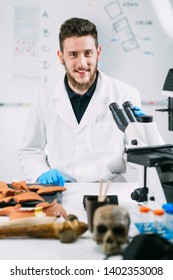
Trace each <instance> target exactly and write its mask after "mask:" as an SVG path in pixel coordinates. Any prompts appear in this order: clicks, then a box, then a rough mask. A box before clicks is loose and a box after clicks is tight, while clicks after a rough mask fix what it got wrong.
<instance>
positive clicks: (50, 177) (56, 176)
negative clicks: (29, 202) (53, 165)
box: [38, 169, 65, 186]
mask: <svg viewBox="0 0 173 280" xmlns="http://www.w3.org/2000/svg"><path fill="white" fill-rule="evenodd" d="M38 181H39V183H40V184H45V185H46V184H52V185H58V186H64V183H65V180H64V177H63V176H62V174H61V173H60V172H59V171H58V170H57V169H51V170H49V171H47V172H45V173H43V174H42V175H41V176H40V177H39V178H38Z"/></svg>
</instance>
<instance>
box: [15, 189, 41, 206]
mask: <svg viewBox="0 0 173 280" xmlns="http://www.w3.org/2000/svg"><path fill="white" fill-rule="evenodd" d="M14 200H15V201H16V202H17V203H21V202H26V201H34V200H35V201H36V200H38V201H44V199H43V198H42V197H41V196H40V195H38V194H37V193H35V192H25V193H21V194H18V195H15V196H14Z"/></svg>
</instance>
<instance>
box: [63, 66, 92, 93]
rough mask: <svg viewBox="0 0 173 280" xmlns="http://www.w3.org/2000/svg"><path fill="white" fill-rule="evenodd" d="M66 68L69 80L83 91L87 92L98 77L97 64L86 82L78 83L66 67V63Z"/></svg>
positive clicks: (77, 88)
mask: <svg viewBox="0 0 173 280" xmlns="http://www.w3.org/2000/svg"><path fill="white" fill-rule="evenodd" d="M64 66H65V69H66V73H67V79H68V82H69V83H70V85H71V86H72V87H73V88H74V89H76V90H77V91H82V92H86V91H87V90H88V89H89V88H90V87H91V86H92V84H93V82H94V80H95V78H96V72H97V64H96V66H95V69H94V71H93V73H92V75H91V77H90V79H89V81H88V82H86V83H78V82H77V81H76V80H75V79H74V78H73V77H72V76H71V75H70V73H69V72H68V69H67V68H66V65H65V64H64Z"/></svg>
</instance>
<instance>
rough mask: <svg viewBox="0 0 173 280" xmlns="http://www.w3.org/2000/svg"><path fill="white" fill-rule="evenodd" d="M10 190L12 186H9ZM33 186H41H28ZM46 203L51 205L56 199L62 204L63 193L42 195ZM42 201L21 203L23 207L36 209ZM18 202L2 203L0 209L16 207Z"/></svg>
mask: <svg viewBox="0 0 173 280" xmlns="http://www.w3.org/2000/svg"><path fill="white" fill-rule="evenodd" d="M7 185H8V187H9V188H12V184H7ZM32 185H39V184H27V186H32ZM41 186H43V187H47V188H48V187H50V186H53V185H41ZM32 191H33V192H36V191H34V190H32ZM40 196H41V197H42V198H43V199H44V200H45V201H47V202H49V203H51V202H52V201H53V200H54V199H57V202H58V203H60V204H61V203H62V191H57V192H53V193H50V194H43V195H40ZM40 202H41V201H40V200H34V201H26V202H21V203H20V204H21V206H22V207H35V206H36V204H38V203H40ZM16 204H17V203H16V201H14V200H12V201H9V202H8V203H5V202H0V208H3V207H6V206H14V205H16Z"/></svg>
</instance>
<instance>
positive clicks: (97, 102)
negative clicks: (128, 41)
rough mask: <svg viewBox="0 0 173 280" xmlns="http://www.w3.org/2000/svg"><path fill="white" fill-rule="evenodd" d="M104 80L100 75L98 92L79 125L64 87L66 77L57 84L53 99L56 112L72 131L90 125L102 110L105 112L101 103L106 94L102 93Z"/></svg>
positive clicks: (96, 91) (95, 93)
mask: <svg viewBox="0 0 173 280" xmlns="http://www.w3.org/2000/svg"><path fill="white" fill-rule="evenodd" d="M101 84H102V79H101V75H100V73H99V77H98V82H97V86H96V90H95V92H94V94H93V96H92V98H91V101H90V103H89V105H88V107H87V109H86V111H85V113H84V115H83V117H82V119H81V121H80V123H79V124H78V122H77V119H76V117H75V114H74V112H73V108H72V106H71V102H70V99H69V96H68V94H67V92H66V89H65V85H64V77H62V78H61V79H60V80H59V81H58V82H57V84H56V86H55V88H54V91H53V95H52V98H53V99H54V101H55V108H56V109H55V110H56V113H57V114H58V115H59V116H60V117H61V119H62V120H63V121H65V122H66V123H67V125H68V126H70V127H71V128H72V129H79V130H80V129H81V128H82V127H83V126H86V125H88V124H89V123H90V122H91V121H92V120H93V119H95V117H96V115H98V114H99V112H100V111H101V110H103V105H102V102H101V97H102V95H103V94H104V92H102V91H103V90H102V85H101Z"/></svg>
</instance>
